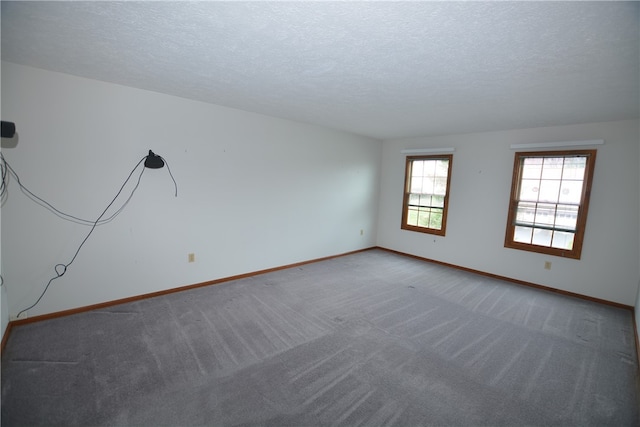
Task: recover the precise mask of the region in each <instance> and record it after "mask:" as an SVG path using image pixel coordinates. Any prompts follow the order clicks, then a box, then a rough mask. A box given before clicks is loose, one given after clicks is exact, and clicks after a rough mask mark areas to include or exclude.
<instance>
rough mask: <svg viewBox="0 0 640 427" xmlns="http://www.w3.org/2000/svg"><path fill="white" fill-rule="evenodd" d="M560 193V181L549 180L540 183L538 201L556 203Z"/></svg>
mask: <svg viewBox="0 0 640 427" xmlns="http://www.w3.org/2000/svg"><path fill="white" fill-rule="evenodd" d="M559 193H560V181H559V180H549V181H544V180H543V181H542V182H541V183H540V191H539V195H538V200H539V201H541V202H554V203H555V202H557V201H558V194H559Z"/></svg>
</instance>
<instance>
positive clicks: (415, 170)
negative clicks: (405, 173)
mask: <svg viewBox="0 0 640 427" xmlns="http://www.w3.org/2000/svg"><path fill="white" fill-rule="evenodd" d="M412 164H413V166H412V167H411V176H412V177H415V176H422V171H423V170H424V162H423V161H420V160H414V161H413V162H412Z"/></svg>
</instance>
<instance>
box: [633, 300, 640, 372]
mask: <svg viewBox="0 0 640 427" xmlns="http://www.w3.org/2000/svg"><path fill="white" fill-rule="evenodd" d="M631 318H632V320H633V336H634V338H635V339H636V359H638V368H640V337H639V336H638V324H637V323H636V310H635V309H634V310H633V311H632V312H631ZM638 381H639V384H640V376H638Z"/></svg>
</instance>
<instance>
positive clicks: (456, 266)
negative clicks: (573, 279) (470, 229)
mask: <svg viewBox="0 0 640 427" xmlns="http://www.w3.org/2000/svg"><path fill="white" fill-rule="evenodd" d="M377 249H382V250H384V251H387V252H392V253H395V254H398V255H404V256H407V257H410V258H415V259H418V260H421V261H426V262H432V263H434V264H439V265H443V266H445V267H451V268H455V269H457V270H462V271H467V272H469V273H475V274H479V275H481V276H485V277H491V278H492V279H498V280H504V281H506V282H511V283H515V284H518V285H523V286H529V287H531V288H537V289H541V290H544V291H549V292H554V293H557V294H561V295H565V296H570V297H574V298H580V299H583V300H587V301H591V302H597V303H599V304H605V305H610V306H613V307H618V308H624V309H626V310H631V312H632V313H633V312H634V308H633V307H632V306H630V305H626V304H620V303H617V302H613V301H608V300H605V299H600V298H595V297H590V296H588V295H582V294H577V293H574V292H569V291H563V290H561V289H556V288H552V287H549V286H544V285H539V284H537V283H532V282H527V281H524V280H519V279H513V278H511V277H506V276H500V275H498V274H493V273H487V272H485V271H480V270H474V269H473V268H467V267H461V266H459V265H455V264H449V263H447V262H443V261H438V260H435V259H430V258H424V257H421V256H417V255H412V254H408V253H405V252H400V251H396V250H394V249H388V248H384V247H382V246H378V247H377ZM634 325H635V322H634Z"/></svg>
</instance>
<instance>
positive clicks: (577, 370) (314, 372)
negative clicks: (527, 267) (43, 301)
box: [2, 249, 639, 426]
mask: <svg viewBox="0 0 640 427" xmlns="http://www.w3.org/2000/svg"><path fill="white" fill-rule="evenodd" d="M637 378H638V365H637V355H636V351H635V342H634V334H633V324H632V314H631V312H630V311H629V310H625V309H620V308H616V307H611V306H607V305H602V304H598V303H594V302H589V301H585V300H581V299H577V298H572V297H567V296H563V295H559V294H555V293H551V292H545V291H541V290H537V289H532V288H528V287H525V286H519V285H514V284H511V283H507V282H502V281H500V280H495V279H491V278H487V277H484V276H480V275H476V274H472V273H468V272H464V271H460V270H456V269H451V268H447V267H444V266H440V265H437V264H433V263H428V262H424V261H420V260H416V259H413V258H410V257H405V256H401V255H398V254H394V253H390V252H387V251H384V250H379V249H376V250H370V251H365V252H361V253H356V254H351V255H347V256H343V257H339V258H334V259H330V260H325V261H321V262H317V263H312V264H307V265H303V266H299V267H294V268H289V269H286V270H280V271H276V272H272V273H268V274H262V275H258V276H253V277H250V278H246V279H242V280H236V281H232V282H227V283H224V284H220V285H216V286H208V287H203V288H199V289H195V290H191V291H186V292H179V293H174V294H170V295H166V296H162V297H156V298H151V299H146V300H142V301H137V302H133V303H127V304H122V305H118V306H113V307H110V308H108V309H101V310H95V311H91V312H86V313H81V314H76V315H73V316H68V317H63V318H57V319H52V320H47V321H42V322H37V323H32V324H26V325H21V326H17V327H15V328H13V330H12V332H11V336H10V337H9V340H8V343H7V346H6V348H5V351H4V352H3V354H2V425H3V426H13V425H117V426H120V425H122V426H125V425H136V426H146V425H148V426H158V425H170V426H191V425H212V426H252V425H261V426H305V425H309V426H315V425H345V426H360V425H363V426H383V425H384V426H386V425H390V426H392V425H397V426H431V425H437V426H476V425H478V426H479V425H491V426H520V425H531V426H549V425H558V426H606V425H611V426H632V425H639V414H638V382H637Z"/></svg>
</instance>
